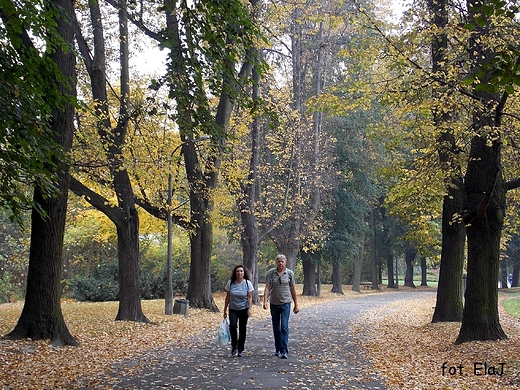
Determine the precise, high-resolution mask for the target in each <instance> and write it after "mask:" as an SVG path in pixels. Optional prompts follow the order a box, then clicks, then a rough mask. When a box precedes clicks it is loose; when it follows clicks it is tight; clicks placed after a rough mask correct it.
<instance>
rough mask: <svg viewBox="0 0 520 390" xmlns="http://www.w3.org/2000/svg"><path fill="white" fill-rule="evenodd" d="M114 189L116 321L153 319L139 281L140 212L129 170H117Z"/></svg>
mask: <svg viewBox="0 0 520 390" xmlns="http://www.w3.org/2000/svg"><path fill="white" fill-rule="evenodd" d="M114 189H116V191H117V193H118V194H119V196H118V199H119V213H118V218H117V220H116V230H117V257H118V259H119V267H118V276H119V295H118V299H119V309H118V311H117V316H116V321H136V322H149V320H148V319H147V318H146V316H145V315H144V314H143V309H142V306H141V292H140V284H139V216H138V214H137V209H136V208H135V204H134V194H133V191H132V187H131V184H130V180H129V178H128V173H127V171H126V170H122V171H120V172H118V173H115V180H114Z"/></svg>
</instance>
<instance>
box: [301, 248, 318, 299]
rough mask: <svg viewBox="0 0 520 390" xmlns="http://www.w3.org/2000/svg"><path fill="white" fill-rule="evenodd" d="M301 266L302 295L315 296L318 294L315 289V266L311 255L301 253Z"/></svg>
mask: <svg viewBox="0 0 520 390" xmlns="http://www.w3.org/2000/svg"><path fill="white" fill-rule="evenodd" d="M302 266H303V292H302V295H305V296H309V297H315V296H317V295H318V293H317V291H316V268H315V267H314V261H313V258H312V256H311V255H308V254H306V255H303V254H302Z"/></svg>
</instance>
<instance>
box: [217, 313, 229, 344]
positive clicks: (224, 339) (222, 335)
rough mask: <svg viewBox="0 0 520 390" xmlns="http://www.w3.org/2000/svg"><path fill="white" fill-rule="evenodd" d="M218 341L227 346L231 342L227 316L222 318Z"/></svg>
mask: <svg viewBox="0 0 520 390" xmlns="http://www.w3.org/2000/svg"><path fill="white" fill-rule="evenodd" d="M217 342H218V345H219V346H221V347H225V346H226V345H227V344H229V343H230V342H231V334H230V333H229V323H228V321H227V319H226V318H224V319H223V320H222V322H221V323H220V326H219V327H218V333H217Z"/></svg>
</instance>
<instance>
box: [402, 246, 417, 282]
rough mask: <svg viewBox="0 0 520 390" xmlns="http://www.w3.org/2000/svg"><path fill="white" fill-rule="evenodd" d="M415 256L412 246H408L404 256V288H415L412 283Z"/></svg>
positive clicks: (415, 252)
mask: <svg viewBox="0 0 520 390" xmlns="http://www.w3.org/2000/svg"><path fill="white" fill-rule="evenodd" d="M416 255H417V249H416V248H415V247H414V246H408V248H407V249H406V254H405V263H406V273H405V276H404V285H405V286H406V287H413V288H415V283H414V282H413V267H414V262H415V256H416Z"/></svg>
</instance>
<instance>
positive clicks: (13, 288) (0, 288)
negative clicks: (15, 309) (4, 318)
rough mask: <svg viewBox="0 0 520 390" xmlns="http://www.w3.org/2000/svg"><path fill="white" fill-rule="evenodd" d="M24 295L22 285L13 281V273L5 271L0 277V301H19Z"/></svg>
mask: <svg viewBox="0 0 520 390" xmlns="http://www.w3.org/2000/svg"><path fill="white" fill-rule="evenodd" d="M22 295H23V293H22V289H21V287H20V286H17V285H16V284H14V283H12V275H11V274H10V273H9V272H6V273H4V274H3V275H2V277H1V278H0V303H7V302H14V301H17V300H18V299H20V298H21V297H22Z"/></svg>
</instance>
